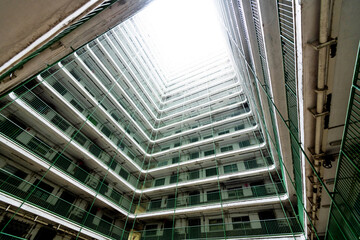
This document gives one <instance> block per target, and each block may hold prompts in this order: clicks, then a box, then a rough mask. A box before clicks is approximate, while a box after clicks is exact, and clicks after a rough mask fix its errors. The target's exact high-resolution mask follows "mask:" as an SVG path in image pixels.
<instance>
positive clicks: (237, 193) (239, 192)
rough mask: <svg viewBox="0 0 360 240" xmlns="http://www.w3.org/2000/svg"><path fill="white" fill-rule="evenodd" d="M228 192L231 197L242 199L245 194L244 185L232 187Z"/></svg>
mask: <svg viewBox="0 0 360 240" xmlns="http://www.w3.org/2000/svg"><path fill="white" fill-rule="evenodd" d="M227 192H228V197H229V198H230V199H240V198H241V197H243V196H244V193H243V189H242V187H236V188H230V189H229V190H228V191H227Z"/></svg>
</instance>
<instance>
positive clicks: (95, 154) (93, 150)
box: [89, 144, 101, 157]
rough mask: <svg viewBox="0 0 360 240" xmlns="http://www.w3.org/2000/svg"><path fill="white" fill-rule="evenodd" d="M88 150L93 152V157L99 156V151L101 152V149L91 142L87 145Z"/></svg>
mask: <svg viewBox="0 0 360 240" xmlns="http://www.w3.org/2000/svg"><path fill="white" fill-rule="evenodd" d="M89 152H91V153H92V154H94V156H95V157H99V155H100V153H101V149H100V148H99V147H98V146H97V145H95V144H91V145H90V146H89Z"/></svg>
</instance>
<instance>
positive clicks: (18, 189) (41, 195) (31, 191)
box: [0, 170, 123, 239]
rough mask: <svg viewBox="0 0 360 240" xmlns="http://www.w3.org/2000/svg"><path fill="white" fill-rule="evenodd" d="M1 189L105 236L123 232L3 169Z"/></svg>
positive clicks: (0, 176) (0, 172) (113, 235)
mask: <svg viewBox="0 0 360 240" xmlns="http://www.w3.org/2000/svg"><path fill="white" fill-rule="evenodd" d="M14 183H17V184H16V185H14ZM0 191H1V192H3V193H5V194H7V195H10V196H12V197H14V198H17V199H19V200H21V201H26V203H27V204H30V205H33V206H35V207H37V208H40V209H43V210H46V211H47V212H50V213H52V214H55V215H56V216H59V217H61V218H63V219H66V220H67V221H70V222H73V223H76V224H79V225H80V226H83V227H85V228H88V229H89V230H92V231H95V232H98V233H100V234H103V235H105V236H109V237H112V238H115V239H120V237H121V234H122V232H123V229H122V228H120V227H119V226H116V225H114V224H112V223H110V222H107V221H105V220H104V219H102V218H100V217H98V216H96V215H94V214H91V213H90V212H88V211H87V210H86V209H84V208H81V207H78V206H76V205H75V204H73V203H72V202H68V201H66V200H64V199H61V198H60V197H58V196H56V195H54V194H52V193H50V192H47V191H46V190H44V189H41V188H39V187H38V186H36V185H33V184H32V183H30V182H27V181H25V180H23V179H21V178H19V177H17V176H14V175H12V174H10V173H7V172H5V171H2V170H0Z"/></svg>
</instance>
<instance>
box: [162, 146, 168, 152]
mask: <svg viewBox="0 0 360 240" xmlns="http://www.w3.org/2000/svg"><path fill="white" fill-rule="evenodd" d="M168 149H170V147H164V148H162V149H161V151H165V150H168Z"/></svg>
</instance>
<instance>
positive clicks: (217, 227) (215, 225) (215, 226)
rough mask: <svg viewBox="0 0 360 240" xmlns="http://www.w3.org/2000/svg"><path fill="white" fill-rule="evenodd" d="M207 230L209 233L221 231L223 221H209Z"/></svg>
mask: <svg viewBox="0 0 360 240" xmlns="http://www.w3.org/2000/svg"><path fill="white" fill-rule="evenodd" d="M209 230H210V231H223V219H222V218H217V219H209Z"/></svg>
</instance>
